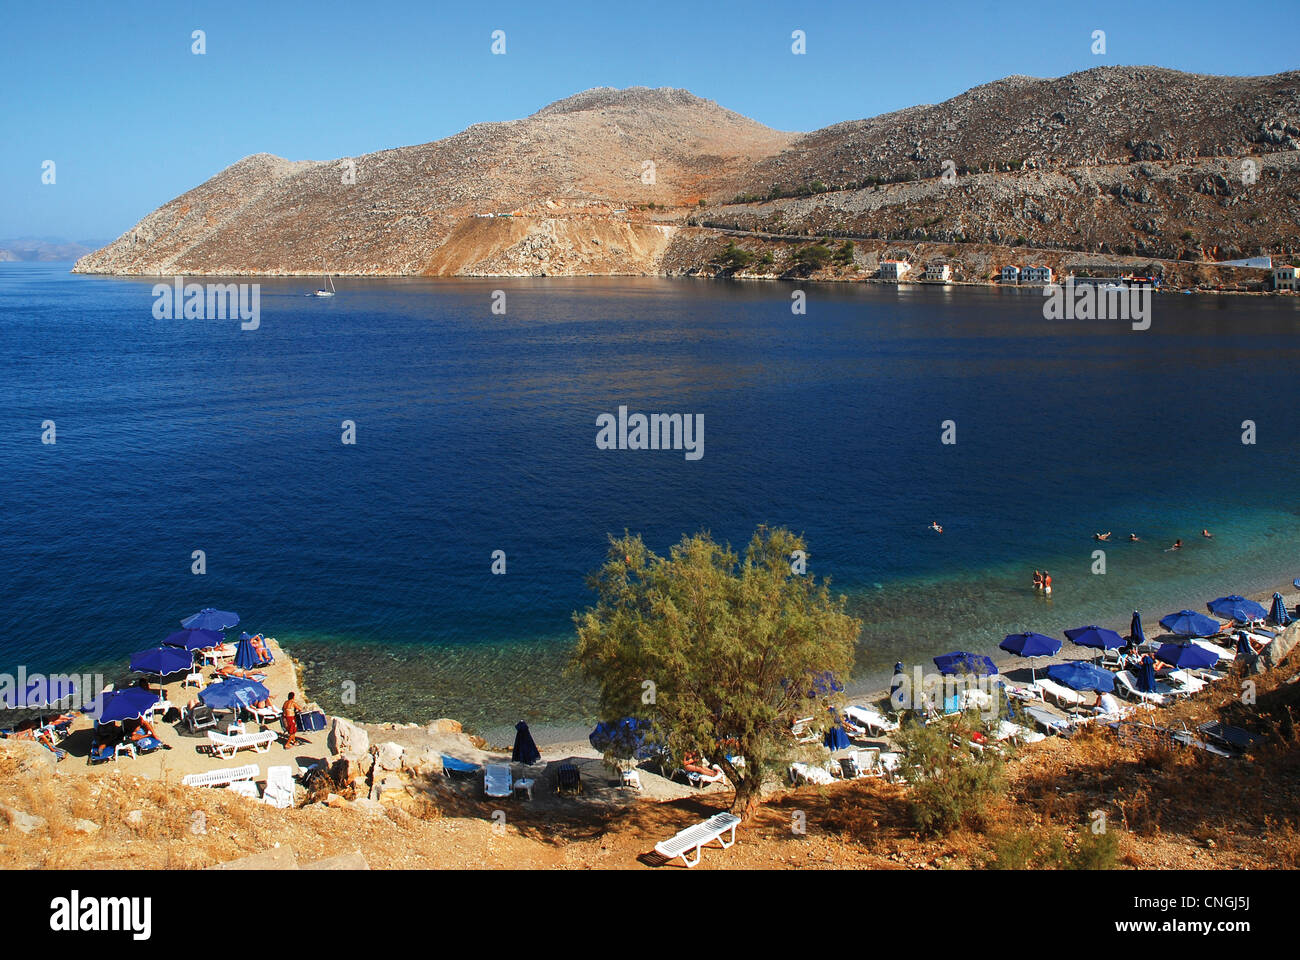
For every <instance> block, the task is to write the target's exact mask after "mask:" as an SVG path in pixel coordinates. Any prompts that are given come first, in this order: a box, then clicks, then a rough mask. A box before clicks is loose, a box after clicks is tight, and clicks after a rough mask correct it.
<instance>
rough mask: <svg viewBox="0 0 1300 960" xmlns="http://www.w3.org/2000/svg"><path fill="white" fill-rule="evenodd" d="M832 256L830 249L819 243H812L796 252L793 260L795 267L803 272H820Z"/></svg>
mask: <svg viewBox="0 0 1300 960" xmlns="http://www.w3.org/2000/svg"><path fill="white" fill-rule="evenodd" d="M834 256H835V255H834V254H833V253H832V252H831V248H830V247H828V246H826V245H825V244H821V243H813V244H809V245H808V246H806V247H800V248H799V249H798V250H796V251H795V252H794V256H793V259H794V262H795V265H796V266H799V267H802V268H804V269H805V270H820V269H821V268H822V267H824V266H826V265H827V264H828V263H830V262H831V259H832V258H833V257H834Z"/></svg>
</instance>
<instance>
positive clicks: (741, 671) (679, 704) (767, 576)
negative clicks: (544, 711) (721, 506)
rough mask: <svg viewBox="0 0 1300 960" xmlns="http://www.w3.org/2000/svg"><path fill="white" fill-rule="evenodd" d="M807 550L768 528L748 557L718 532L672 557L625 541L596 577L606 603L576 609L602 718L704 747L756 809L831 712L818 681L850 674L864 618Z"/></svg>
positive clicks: (616, 542) (678, 745) (744, 802)
mask: <svg viewBox="0 0 1300 960" xmlns="http://www.w3.org/2000/svg"><path fill="white" fill-rule="evenodd" d="M796 550H804V551H805V552H806V547H805V545H804V542H803V540H802V538H800V537H798V536H796V535H795V534H793V533H791V532H790V531H789V530H785V529H776V530H769V529H768V528H766V527H760V528H759V529H758V530H757V531H756V532H755V533H754V536H753V538H752V539H751V540H750V542H749V545H748V546H747V547H746V548H745V551H744V554H743V556H739V555H737V554H736V553H735V552H733V551H732V550H731V548H730V547H729V546H723V545H720V544H718V543H715V542H714V541H713V539H712V537H711V536H710V535H709V534H708V533H698V534H696V535H694V536H689V537H683V538H682V540H681V541H680V542H679V543H678V544H677V545H676V546H674V547H673V548H672V550H671V551H670V552H669V555H668V556H667V557H660V556H656V555H655V554H654V553H652V552H651V551H650V550H648V549H647V548H646V546H645V544H644V543H643V542H642V541H641V538H640V537H639V536H633V535H630V534H627V533H625V534H624V535H623V536H622V537H619V538H615V537H613V536H611V537H610V545H609V553H608V556H607V557H606V560H605V563H604V565H603V566H602V567H601V568H600V569H599V570H597V571H595V572H594V573H593V574H592V575H591V576H590V578H589V580H588V585H589V586H590V588H591V589H592V590H593V591H595V593H596V595H597V602H596V605H595V606H594V607H590V608H588V609H587V610H585V611H584V612H582V613H580V614H575V615H574V624H575V626H576V628H577V634H578V643H577V648H576V649H575V651H574V653H573V658H572V661H571V669H572V670H573V671H575V672H577V673H578V674H580V675H582V676H583V677H585V678H587V679H589V680H592V681H594V682H595V683H596V685H597V686H598V688H599V703H600V711H601V716H602V717H604V718H606V719H618V718H620V717H626V716H636V717H642V718H644V719H648V720H650V721H651V722H652V723H653V724H654V725H655V728H656V730H657V731H658V736H659V738H660V740H661V742H662V743H663V745H664V747H665V748H666V749H667V751H668V752H670V753H671V754H672V755H673V756H675V757H680V756H681V755H682V753H684V752H685V751H687V750H699V751H701V752H702V753H703V754H704V755H705V756H706V757H707V758H708V759H709V760H710V761H712V762H714V763H717V764H719V765H720V766H722V768H723V771H724V772H725V773H726V774H727V777H728V779H729V780H731V782H732V783H733V784H734V785H735V787H736V799H735V803H736V806H737V807H738V808H740V809H742V810H743V809H746V808H747V807H748V806H749V804H750V803H751V802H753V801H754V800H756V799H757V796H758V791H759V788H760V786H761V785H762V783H763V782H764V780H766V779H769V778H771V777H774V776H775V775H777V774H778V772H779V771H780V769H781V768H782V767H783V765H784V764H785V762H786V761H787V760H788V758H789V757H790V756H791V754H792V751H793V749H794V742H793V740H792V739H791V737H790V725H791V722H792V721H793V720H794V719H795V718H796V717H799V716H807V715H809V714H819V715H823V716H824V715H825V711H824V709H821V708H820V707H819V705H818V704H817V702H816V701H812V700H810V699H809V696H808V695H809V691H810V689H811V680H812V678H814V677H816V676H818V675H819V674H821V673H823V672H824V671H830V672H831V673H832V674H835V675H837V676H847V675H848V673H849V671H850V669H851V668H852V665H853V657H854V648H855V645H856V643H857V639H858V634H859V631H860V630H861V626H862V624H861V621H859V620H856V619H854V618H853V617H850V616H848V615H847V614H846V613H845V612H844V607H845V598H844V597H843V596H839V597H832V596H831V593H830V590H829V589H828V587H827V584H826V583H825V582H821V583H818V582H816V580H815V578H814V577H812V576H810V575H797V574H795V573H793V572H792V571H791V562H790V557H791V554H793V553H794V552H795V551H796ZM647 684H649V685H650V686H647ZM727 754H737V755H740V756H743V757H744V759H745V764H744V766H743V767H740V768H736V767H734V766H733V765H732V764H731V763H730V762H728V761H727V760H726V755H727Z"/></svg>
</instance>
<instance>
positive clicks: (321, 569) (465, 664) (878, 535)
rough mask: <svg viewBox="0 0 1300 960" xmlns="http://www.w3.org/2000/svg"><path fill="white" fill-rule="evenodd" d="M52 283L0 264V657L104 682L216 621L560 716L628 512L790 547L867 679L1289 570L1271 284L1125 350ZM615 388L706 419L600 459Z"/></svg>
mask: <svg viewBox="0 0 1300 960" xmlns="http://www.w3.org/2000/svg"><path fill="white" fill-rule="evenodd" d="M68 266H69V265H67V264H27V263H5V264H0V465H2V466H3V469H2V470H0V503H3V514H4V522H3V523H2V524H0V627H2V628H3V632H2V633H0V670H6V671H12V670H15V669H16V668H17V666H18V665H19V664H24V665H26V667H27V669H28V670H29V671H36V670H40V671H56V670H78V671H82V670H95V669H98V670H103V671H105V672H106V673H107V674H109V679H113V678H115V677H117V676H119V675H120V674H121V672H122V671H123V669H124V666H125V663H126V660H127V658H128V656H129V654H130V653H131V652H132V651H135V650H139V649H142V648H144V647H147V646H151V645H153V644H155V643H157V642H158V641H159V640H161V639H162V637H163V636H165V635H166V634H167V633H168V632H170V631H171V630H172V629H174V628H175V627H176V626H177V625H178V621H179V620H180V619H181V617H183V616H185V615H187V614H189V613H192V612H193V611H194V610H197V609H199V608H200V607H203V606H216V607H219V608H222V609H229V610H236V611H238V612H239V613H240V614H241V616H242V617H243V622H242V624H241V626H243V627H247V628H249V629H252V630H256V631H262V632H265V633H267V634H269V635H272V636H275V637H277V638H278V639H279V640H280V642H281V643H282V644H283V645H284V646H286V647H287V648H288V649H289V650H290V651H291V652H292V653H293V654H294V655H295V656H297V657H299V658H300V659H301V660H302V661H303V665H304V673H305V681H306V684H307V688H308V693H309V694H310V695H311V696H312V697H314V698H315V699H317V700H319V701H320V702H321V703H322V704H323V705H324V706H326V707H327V709H330V710H331V711H337V712H341V713H343V714H345V715H348V716H353V717H356V718H358V719H363V720H397V721H407V720H413V721H419V722H427V721H428V720H430V719H432V718H434V717H439V716H449V717H455V718H457V719H461V720H463V721H465V722H466V723H467V724H468V725H470V726H471V727H475V728H477V729H480V730H485V731H488V732H490V733H492V732H496V731H499V730H501V729H503V728H507V729H508V726H509V725H510V724H512V723H513V722H514V721H515V720H518V719H521V718H522V719H527V720H529V721H530V722H532V723H538V724H543V725H547V724H549V725H552V726H559V727H567V726H572V727H573V728H574V729H576V728H577V727H578V726H580V725H582V724H585V723H586V722H587V721H588V720H590V719H593V714H592V712H593V709H594V707H593V699H592V697H591V696H590V692H589V691H584V690H583V689H582V688H581V687H580V685H579V684H578V683H577V682H576V681H574V680H572V679H570V678H568V677H566V676H564V675H563V673H562V668H563V664H564V661H565V659H566V657H567V654H568V650H569V646H570V643H571V638H572V623H571V619H570V618H571V614H572V612H573V611H574V610H577V609H581V608H582V607H584V606H586V605H587V604H588V603H590V602H591V601H592V599H593V597H592V595H591V594H590V593H589V592H588V591H587V590H586V587H585V584H584V576H585V574H586V573H587V572H588V571H590V570H592V569H593V568H595V567H596V566H598V565H599V563H600V562H601V560H602V557H603V555H604V551H605V548H606V544H607V541H606V535H607V534H608V533H611V532H613V533H621V532H622V531H623V530H624V529H625V528H626V529H629V530H631V531H634V532H639V533H641V534H643V536H644V537H645V539H646V541H647V543H648V545H649V546H650V547H651V548H652V549H654V550H656V551H657V552H660V553H665V552H666V551H667V550H668V548H669V547H670V546H671V544H672V543H674V542H676V541H677V540H678V539H679V538H680V536H681V535H682V534H683V533H687V532H692V531H696V530H699V529H709V530H711V531H712V532H713V534H714V536H715V537H717V538H719V539H725V540H729V541H731V542H732V544H733V545H735V546H736V547H741V546H743V544H744V542H745V541H747V540H748V538H749V536H750V534H751V533H752V532H753V530H754V528H755V527H756V526H757V525H758V524H762V523H766V524H770V525H785V526H789V527H791V528H793V529H794V530H796V531H798V532H802V533H803V534H804V535H805V536H806V538H807V541H808V545H809V554H810V558H809V572H810V573H813V574H815V575H817V576H830V577H831V578H832V580H833V586H834V589H835V590H836V591H837V592H840V591H842V592H845V593H846V594H848V596H849V598H850V607H851V609H852V610H853V611H854V612H855V613H856V614H857V615H859V616H861V617H862V618H863V620H864V621H865V623H866V627H865V630H864V634H863V643H862V648H861V651H860V654H859V663H858V668H857V672H856V675H855V684H856V685H858V686H864V687H870V686H874V685H875V684H876V683H877V682H879V681H881V680H882V679H883V677H884V675H885V674H887V673H888V671H889V668H890V667H891V666H892V664H893V662H894V660H895V659H899V658H901V659H904V660H907V661H909V662H917V661H928V659H929V657H931V656H933V655H934V654H936V653H941V652H946V651H948V650H952V649H956V648H964V649H971V650H976V651H981V652H994V651H995V647H996V645H997V643H998V641H999V640H1000V639H1001V638H1002V636H1003V635H1004V634H1006V633H1008V632H1015V631H1020V630H1026V629H1032V630H1039V631H1042V632H1045V633H1055V634H1057V635H1059V633H1060V631H1061V630H1062V629H1063V628H1066V627H1072V626H1079V625H1083V624H1088V623H1100V624H1102V625H1108V626H1112V627H1117V628H1118V627H1123V626H1127V623H1128V618H1129V615H1130V614H1131V612H1132V611H1133V610H1134V609H1139V610H1141V611H1142V613H1143V616H1144V618H1145V619H1146V620H1147V622H1148V623H1154V621H1155V620H1156V619H1157V618H1159V617H1160V616H1163V615H1164V614H1166V613H1169V612H1171V611H1173V610H1177V609H1180V608H1182V607H1193V608H1196V609H1204V603H1205V601H1206V600H1208V599H1210V598H1212V597H1215V596H1219V595H1221V594H1225V593H1230V592H1239V593H1248V592H1250V591H1252V590H1257V589H1262V588H1266V587H1271V586H1273V585H1274V584H1276V583H1278V582H1280V581H1282V580H1284V579H1285V580H1289V579H1290V578H1291V577H1293V576H1300V552H1298V551H1297V549H1296V548H1297V543H1300V497H1298V496H1297V469H1296V466H1297V462H1298V461H1297V456H1298V455H1300V404H1298V403H1297V399H1298V395H1300V391H1298V390H1297V383H1296V379H1295V373H1296V370H1297V362H1298V361H1300V325H1298V324H1297V320H1298V319H1300V309H1297V308H1298V307H1300V301H1297V300H1296V299H1294V298H1289V299H1285V300H1280V299H1274V298H1262V297H1194V296H1182V295H1178V294H1177V293H1170V294H1163V295H1159V296H1157V297H1156V299H1155V301H1154V306H1153V317H1152V326H1151V329H1150V330H1147V331H1145V332H1135V331H1133V330H1132V329H1131V327H1130V325H1129V324H1128V323H1125V322H1122V321H1096V320H1093V321H1087V320H1084V321H1050V322H1049V321H1045V320H1044V319H1043V317H1042V297H1041V296H1040V294H1039V293H1038V292H1037V291H1033V290H1000V289H992V288H980V287H969V288H949V289H943V288H937V287H929V288H919V287H903V288H897V289H896V288H894V287H892V286H878V285H860V284H859V285H847V284H846V285H834V284H832V285H818V284H804V285H802V286H803V289H805V290H807V292H808V312H807V315H806V316H795V315H792V314H791V311H790V293H791V290H792V289H793V286H792V285H790V284H784V283H766V282H754V283H745V282H719V281H708V280H689V279H677V280H667V279H590V278H580V279H518V280H515V279H510V280H506V279H493V280H481V281H480V280H437V281H425V280H415V279H411V280H395V279H384V280H362V279H353V278H344V279H341V280H339V281H337V284H338V289H339V293H338V296H336V297H335V298H333V299H332V300H322V299H317V298H312V297H308V296H306V294H308V293H309V292H310V291H311V290H313V289H315V287H316V286H317V285H318V283H317V282H316V281H313V280H305V279H294V280H260V281H258V282H260V283H261V326H260V328H259V329H257V330H253V331H243V330H241V329H240V325H239V322H238V321H237V320H233V321H231V320H172V321H160V320H155V319H154V318H153V315H152V306H153V298H152V294H151V289H152V286H153V283H154V282H155V281H154V280H145V279H124V278H107V277H88V276H73V275H70V274H68V273H67V270H68ZM205 279H210V278H205ZM493 290H504V291H505V292H506V296H507V305H508V311H507V314H506V315H505V316H496V315H493V314H492V313H491V311H490V306H491V302H492V291H493ZM620 405H626V406H627V407H628V408H629V410H630V411H634V412H636V411H639V412H643V413H646V414H650V413H681V414H703V416H704V422H705V446H704V451H705V452H704V456H703V458H702V459H700V460H698V461H689V460H687V459H686V458H685V457H684V456H683V453H682V452H681V451H676V452H674V451H602V450H598V449H597V448H596V444H595V436H596V432H597V428H596V417H597V416H598V415H599V414H601V413H606V412H610V413H616V412H617V410H618V408H619V406H620ZM949 419H951V420H954V421H956V424H957V440H958V442H957V444H956V445H954V446H944V445H941V444H940V432H941V428H940V424H941V422H942V421H944V420H949ZM45 420H53V421H55V423H56V425H57V443H56V444H54V445H43V444H42V443H41V424H42V421H45ZM343 420H353V421H355V422H356V436H357V442H356V445H355V446H347V445H344V444H343V443H341V442H340V437H341V432H342V431H341V426H340V424H341V422H342V421H343ZM1244 420H1253V421H1254V422H1255V423H1256V425H1257V430H1258V443H1257V444H1255V445H1253V446H1252V445H1244V444H1243V443H1242V442H1241V435H1242V422H1243V421H1244ZM932 520H937V521H938V522H939V523H941V524H942V525H943V528H944V533H943V534H942V535H939V534H936V533H933V532H931V531H929V530H928V529H927V525H928V524H929V523H930V521H932ZM1202 527H1208V528H1209V529H1210V530H1212V531H1214V533H1215V534H1216V536H1215V539H1214V540H1212V541H1207V540H1203V539H1202V538H1201V537H1200V535H1199V534H1200V531H1201V528H1202ZM1106 530H1111V531H1114V535H1115V539H1116V541H1117V542H1113V543H1110V544H1105V545H1101V544H1096V543H1094V542H1093V541H1092V539H1091V536H1092V534H1093V532H1094V531H1106ZM1130 532H1136V533H1137V534H1138V535H1139V536H1141V537H1142V542H1141V543H1138V544H1130V543H1127V542H1123V541H1124V540H1125V538H1127V536H1128V534H1129V533H1130ZM1179 537H1181V538H1182V539H1183V540H1184V542H1185V543H1186V547H1185V548H1184V549H1183V550H1182V551H1179V552H1173V553H1171V552H1166V551H1165V548H1166V547H1168V546H1169V545H1170V544H1171V543H1172V542H1173V541H1174V540H1175V539H1176V538H1179ZM1099 546H1104V547H1105V550H1106V562H1107V572H1106V574H1105V575H1104V576H1098V575H1094V574H1092V573H1091V569H1092V565H1093V557H1092V553H1093V550H1094V549H1095V548H1097V547H1099ZM195 550H203V551H205V552H206V558H207V573H206V575H204V576H195V575H193V574H192V573H191V572H190V567H191V562H192V561H191V554H192V552H193V551H195ZM494 550H504V551H505V553H506V556H507V571H508V572H507V573H506V574H505V575H504V576H494V575H492V573H491V569H490V568H491V554H492V552H493V551H494ZM1035 567H1039V568H1042V567H1046V568H1047V569H1048V570H1050V571H1051V573H1052V576H1053V579H1054V581H1055V586H1056V591H1055V595H1054V596H1053V598H1052V599H1051V600H1044V599H1043V598H1041V597H1038V596H1036V595H1035V594H1034V593H1033V591H1032V590H1031V589H1030V586H1029V580H1030V574H1031V572H1032V570H1033V569H1034V568H1035ZM1067 647H1068V644H1067ZM1067 652H1068V651H1067ZM345 681H353V682H354V683H355V684H356V702H355V703H345V702H344V701H343V700H342V699H341V694H342V691H343V689H344V682H345Z"/></svg>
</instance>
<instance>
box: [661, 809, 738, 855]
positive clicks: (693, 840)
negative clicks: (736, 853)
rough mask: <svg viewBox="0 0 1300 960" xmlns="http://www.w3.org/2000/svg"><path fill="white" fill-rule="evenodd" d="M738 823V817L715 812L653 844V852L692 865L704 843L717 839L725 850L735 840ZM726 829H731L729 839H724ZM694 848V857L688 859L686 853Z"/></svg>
mask: <svg viewBox="0 0 1300 960" xmlns="http://www.w3.org/2000/svg"><path fill="white" fill-rule="evenodd" d="M739 825H740V817H737V816H735V815H733V814H730V813H717V814H714V815H713V816H711V817H709V819H707V820H705V821H704V822H703V823H697V824H695V826H693V827H687V828H686V829H685V830H683V831H682V832H681V833H679V834H677V835H676V836H675V837H673V838H672V839H671V840H664V841H663V842H662V843H656V844H655V853H657V854H659V855H660V856H661V857H664V858H666V859H668V860H672V859H674V858H675V857H681V858H682V863H684V864H686V866H688V867H693V866H695V865H696V864H697V863H699V862H700V852H701V848H702V847H704V846H705V845H706V844H710V843H712V842H713V841H714V840H716V841H718V845H719V846H721V847H722V849H724V850H726V849H727V848H728V847H730V846H731V845H732V844H734V843H735V842H736V827H737V826H739ZM728 830H730V831H731V839H730V840H724V839H723V834H725V833H726V832H727V831H728ZM692 850H694V851H695V859H694V860H692V859H690V858H689V857H688V856H687V854H688V853H689V852H690V851H692Z"/></svg>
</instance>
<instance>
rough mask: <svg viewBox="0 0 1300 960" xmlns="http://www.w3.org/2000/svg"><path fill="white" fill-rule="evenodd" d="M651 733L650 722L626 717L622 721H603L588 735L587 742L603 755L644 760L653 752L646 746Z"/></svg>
mask: <svg viewBox="0 0 1300 960" xmlns="http://www.w3.org/2000/svg"><path fill="white" fill-rule="evenodd" d="M649 732H650V722H649V721H648V720H642V719H640V718H639V717H624V718H623V719H622V720H610V721H601V722H600V723H598V724H596V728H595V729H594V730H592V731H591V733H589V734H588V735H587V742H588V743H590V744H591V745H592V747H593V748H594V749H596V750H599V751H600V752H601V753H609V754H612V755H614V756H616V757H625V758H628V759H631V758H633V757H636V758H638V759H644V758H645V757H648V756H650V754H651V753H652V752H653V751H652V750H651V749H650V747H649V746H648V745H647V744H646V742H645V741H646V735H647V734H648V733H649Z"/></svg>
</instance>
